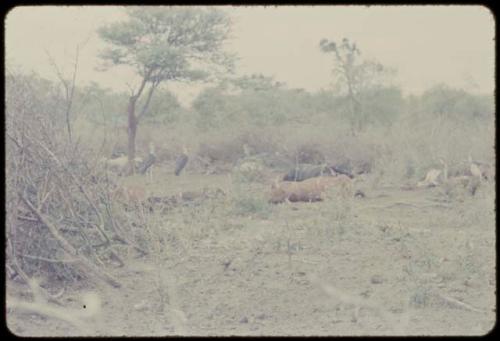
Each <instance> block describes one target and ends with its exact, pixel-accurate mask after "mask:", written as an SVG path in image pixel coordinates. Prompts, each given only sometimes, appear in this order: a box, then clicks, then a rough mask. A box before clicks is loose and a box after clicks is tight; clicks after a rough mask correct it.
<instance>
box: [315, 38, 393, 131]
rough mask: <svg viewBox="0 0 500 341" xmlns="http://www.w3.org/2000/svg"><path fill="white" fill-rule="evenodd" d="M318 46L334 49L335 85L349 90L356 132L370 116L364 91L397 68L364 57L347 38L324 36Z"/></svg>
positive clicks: (349, 108)
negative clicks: (363, 99) (333, 38)
mask: <svg viewBox="0 0 500 341" xmlns="http://www.w3.org/2000/svg"><path fill="white" fill-rule="evenodd" d="M319 46H320V49H321V51H323V52H324V53H333V56H334V67H333V70H332V71H333V75H334V77H335V78H336V79H335V80H336V83H337V84H336V85H337V86H338V87H339V88H340V89H341V90H343V91H344V92H345V93H346V96H347V100H348V104H349V105H348V113H349V122H350V124H351V132H352V134H353V135H355V132H356V131H361V130H362V129H363V127H364V125H365V123H366V121H367V119H368V113H367V111H366V110H365V109H364V108H363V101H362V98H363V94H364V93H365V92H367V91H369V90H371V89H373V88H375V87H377V86H379V85H380V84H381V83H382V82H383V80H384V79H383V78H384V77H385V76H391V75H393V74H394V70H392V69H389V68H387V67H385V66H383V65H382V64H380V63H379V62H376V61H366V60H365V61H361V60H360V56H361V51H360V50H359V48H358V47H357V46H356V43H354V42H350V41H349V39H347V38H344V39H342V43H341V44H337V43H336V42H335V41H329V40H328V39H322V40H321V41H320V43H319Z"/></svg>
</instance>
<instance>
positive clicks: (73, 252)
mask: <svg viewBox="0 0 500 341" xmlns="http://www.w3.org/2000/svg"><path fill="white" fill-rule="evenodd" d="M21 199H22V201H23V202H24V203H25V204H26V206H27V207H28V208H29V209H30V210H31V211H32V212H33V213H34V214H35V215H36V216H37V218H38V219H39V220H40V222H41V223H42V224H44V225H45V226H47V228H48V229H49V231H50V233H51V234H52V235H53V236H54V237H55V238H56V239H57V241H58V242H59V244H61V246H62V248H63V250H64V251H65V252H66V253H68V254H70V255H71V256H73V257H75V259H76V260H78V261H79V263H80V264H81V265H82V266H83V267H84V268H85V269H86V270H89V271H90V272H92V273H94V274H95V275H96V276H97V277H98V278H100V279H102V280H103V281H105V282H106V283H108V284H110V285H111V286H113V287H115V288H119V287H121V284H120V283H119V282H118V281H117V280H116V279H114V278H113V277H112V276H111V275H109V274H107V273H105V272H104V271H102V270H101V269H99V268H98V267H97V266H96V265H94V264H92V263H91V262H90V261H89V260H88V259H86V258H85V257H83V256H82V255H80V254H79V253H78V251H77V250H76V249H75V248H74V247H73V246H72V245H71V244H70V243H69V242H68V241H67V240H66V238H64V237H63V236H62V235H61V234H60V233H59V231H58V230H57V228H56V227H55V226H54V225H52V224H51V223H50V222H49V221H48V219H47V218H46V217H45V216H44V215H43V214H42V213H41V212H40V211H38V210H37V209H36V208H35V207H34V206H33V205H32V204H31V203H30V202H29V200H27V199H26V198H25V197H24V196H23V195H21Z"/></svg>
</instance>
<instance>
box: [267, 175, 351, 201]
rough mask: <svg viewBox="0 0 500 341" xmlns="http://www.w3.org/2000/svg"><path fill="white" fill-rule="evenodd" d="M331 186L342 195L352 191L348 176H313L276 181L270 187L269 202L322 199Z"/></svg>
mask: <svg viewBox="0 0 500 341" xmlns="http://www.w3.org/2000/svg"><path fill="white" fill-rule="evenodd" d="M332 187H338V188H339V189H340V190H341V193H342V195H349V194H350V193H351V192H352V180H351V179H350V178H349V177H348V176H346V175H343V174H341V175H338V176H324V177H315V178H310V179H307V180H304V181H301V182H288V181H282V182H277V183H275V184H273V186H272V188H271V198H270V199H269V202H270V203H273V204H277V203H281V202H285V201H290V202H299V201H303V202H315V201H322V200H324V199H325V198H326V195H327V192H328V190H329V189H330V188H332Z"/></svg>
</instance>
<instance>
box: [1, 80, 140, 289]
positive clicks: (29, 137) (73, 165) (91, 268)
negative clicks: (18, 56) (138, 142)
mask: <svg viewBox="0 0 500 341" xmlns="http://www.w3.org/2000/svg"><path fill="white" fill-rule="evenodd" d="M7 85H8V86H7V89H6V135H7V138H6V199H7V200H6V212H7V215H6V237H7V252H6V256H7V269H8V270H9V272H10V276H11V277H12V278H13V277H16V276H19V277H20V278H21V279H23V280H24V281H25V282H29V280H30V278H31V277H42V278H45V279H50V280H57V281H59V282H62V283H67V282H68V281H69V282H70V281H75V280H81V279H87V280H93V279H96V278H98V279H101V280H104V281H105V282H107V283H108V284H110V285H112V286H114V287H119V286H120V283H119V282H118V281H117V280H116V279H114V278H113V277H112V276H111V275H109V274H108V273H107V272H106V270H105V269H106V267H107V266H109V265H112V264H115V265H123V262H122V260H121V259H120V256H119V255H120V251H121V250H122V249H123V248H124V247H125V248H130V247H132V248H135V249H136V250H139V251H140V252H144V251H143V250H142V249H141V248H140V247H139V246H137V243H136V242H135V241H133V240H132V239H134V238H133V237H132V236H134V235H135V233H134V231H133V229H135V230H137V227H139V226H140V225H141V224H140V221H135V222H134V221H131V219H130V215H125V214H124V212H123V211H124V210H123V209H122V208H121V207H119V206H117V205H115V204H114V203H113V200H111V193H113V192H114V191H115V189H116V184H115V182H114V181H112V180H111V179H110V178H109V177H108V175H107V173H106V172H105V171H104V169H102V168H103V166H101V165H100V164H99V162H98V161H97V160H98V157H97V154H98V153H96V152H95V151H93V150H92V149H91V148H90V147H87V146H85V145H84V144H83V143H81V142H79V141H76V142H71V138H68V134H67V132H66V131H65V124H66V122H65V121H64V120H61V117H60V116H58V115H57V113H56V111H57V110H56V109H57V108H51V107H50V106H47V105H46V103H47V102H46V101H44V100H45V99H43V98H40V96H39V92H38V93H37V92H36V91H35V90H34V89H33V88H32V87H31V86H30V84H29V82H27V81H26V79H21V78H15V77H12V79H9V81H8V82H7ZM37 95H38V98H37ZM51 109H54V110H51ZM138 219H139V218H138Z"/></svg>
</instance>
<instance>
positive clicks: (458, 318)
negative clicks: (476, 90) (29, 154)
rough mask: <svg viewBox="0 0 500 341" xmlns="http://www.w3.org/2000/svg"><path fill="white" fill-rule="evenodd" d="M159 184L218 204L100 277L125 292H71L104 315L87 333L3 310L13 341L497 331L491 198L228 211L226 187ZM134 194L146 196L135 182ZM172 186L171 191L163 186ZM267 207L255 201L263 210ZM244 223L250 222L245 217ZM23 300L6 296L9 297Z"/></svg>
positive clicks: (430, 193)
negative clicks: (88, 296) (94, 299)
mask: <svg viewBox="0 0 500 341" xmlns="http://www.w3.org/2000/svg"><path fill="white" fill-rule="evenodd" d="M162 172H163V171H160V172H159V174H156V176H157V179H162V180H161V181H159V182H158V180H155V184H149V185H147V186H148V188H149V189H150V190H151V191H152V192H153V193H155V194H158V193H159V192H163V193H175V192H176V191H180V189H181V188H182V189H183V190H185V188H186V187H187V186H192V187H193V188H201V187H203V186H207V187H218V188H222V189H224V191H225V192H226V194H227V195H226V196H225V197H224V198H219V199H213V200H207V201H206V202H203V203H201V204H200V205H187V206H181V207H178V208H176V209H175V210H174V211H172V212H170V213H169V214H168V215H165V216H163V217H161V219H160V220H159V221H157V223H156V225H155V226H156V227H154V228H152V230H154V231H152V232H151V233H152V236H155V237H154V238H156V239H157V240H160V242H158V243H157V244H158V245H161V247H159V248H158V249H154V248H152V250H151V251H152V252H151V254H150V255H149V256H146V257H138V256H137V255H135V254H132V253H131V254H130V255H129V257H128V259H129V260H128V261H127V265H126V266H125V267H124V268H113V267H109V268H108V269H107V271H108V272H109V273H111V274H112V275H114V276H115V277H116V278H117V279H118V280H119V281H120V282H121V283H122V288H120V289H114V288H111V287H109V286H106V285H105V284H101V283H97V284H95V285H94V286H93V287H92V288H90V287H87V288H83V287H82V288H79V289H73V290H72V291H67V292H66V293H65V294H64V296H63V298H61V301H62V302H63V304H64V305H65V306H66V307H72V308H74V309H83V308H82V304H81V303H80V302H79V297H80V294H81V293H82V292H84V291H89V290H92V291H94V292H96V293H97V294H98V295H99V297H100V298H101V301H102V308H101V310H100V312H99V314H98V315H96V316H93V317H90V318H88V319H87V320H85V328H84V329H83V330H79V329H75V327H74V326H73V325H71V324H69V323H67V322H65V321H61V320H58V319H54V318H51V317H47V316H43V315H41V314H36V313H33V312H23V311H17V310H9V311H8V313H7V317H8V319H7V323H8V327H9V328H10V330H11V331H12V332H14V333H15V334H17V335H23V336H28V335H29V336H47V335H50V336H55V335H61V336H63V335H64V336H68V335H128V336H153V335H154V336H163V335H202V336H207V335H481V334H485V333H487V332H488V331H490V330H491V329H492V328H493V326H494V324H495V323H496V319H495V316H496V313H495V310H496V304H495V302H496V297H495V288H496V283H495V281H496V279H495V242H496V239H495V208H494V200H495V199H494V198H495V189H494V185H493V184H483V186H482V187H481V188H480V191H478V193H477V194H476V196H474V197H470V196H463V197H460V198H451V199H449V198H447V197H446V196H445V195H444V194H443V193H442V191H441V190H440V189H439V188H431V189H422V190H415V191H403V190H400V189H399V188H396V187H387V188H379V189H372V188H369V187H368V188H366V189H365V192H366V195H367V196H366V198H356V199H354V198H353V199H350V200H349V201H347V202H341V201H340V200H329V201H324V202H320V203H296V204H282V205H275V206H269V205H267V204H266V205H264V206H262V207H257V208H245V207H244V208H243V209H241V208H240V209H239V210H235V205H234V202H235V200H236V198H238V196H241V195H242V193H244V195H249V196H251V195H253V193H255V196H257V197H258V196H259V195H261V196H262V194H261V193H264V194H265V193H266V191H267V188H268V187H269V186H268V183H253V184H250V185H247V186H246V187H245V186H243V187H240V188H239V189H237V188H236V187H235V186H233V183H232V182H231V180H230V178H229V177H227V176H225V175H224V176H223V175H219V176H216V175H212V176H200V175H194V174H189V173H188V174H184V176H181V177H179V178H176V181H175V182H174V181H172V180H173V176H171V175H168V174H167V173H166V171H165V172H163V173H162ZM127 181H130V182H141V181H142V182H145V180H144V179H140V178H131V179H128V180H127ZM172 184H175V185H172ZM264 198H265V196H264ZM245 209H246V211H245ZM22 290H23V288H22V287H21V285H20V284H18V283H15V282H9V283H7V292H8V293H9V294H11V295H19V292H20V291H22Z"/></svg>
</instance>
